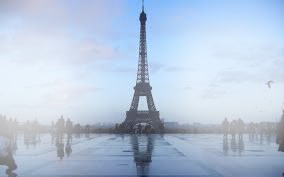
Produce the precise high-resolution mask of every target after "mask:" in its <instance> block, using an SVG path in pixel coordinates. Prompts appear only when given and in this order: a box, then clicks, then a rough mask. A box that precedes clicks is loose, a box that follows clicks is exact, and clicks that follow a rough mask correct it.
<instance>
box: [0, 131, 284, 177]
mask: <svg viewBox="0 0 284 177" xmlns="http://www.w3.org/2000/svg"><path fill="white" fill-rule="evenodd" d="M62 143H63V144H64V148H63V144H61V143H58V140H56V138H54V137H52V136H51V135H50V134H44V135H40V137H36V139H35V140H32V141H31V140H29V141H28V140H27V139H26V140H25V139H24V137H23V136H22V135H19V136H18V138H17V142H16V149H15V152H14V158H15V160H16V163H17V165H18V169H17V170H15V174H12V175H11V176H16V175H17V176H19V177H22V176H23V177H31V176H34V177H54V176H56V177H67V176H68V177H72V176H78V175H80V176H83V177H91V176H96V177H98V176H113V177H114V176H121V177H122V176H123V177H125V176H157V177H158V176H179V177H239V176H241V177H278V176H279V177H280V176H282V172H284V153H280V152H278V151H277V145H276V144H275V137H271V138H269V137H266V136H265V137H264V138H263V139H260V138H259V137H258V139H256V138H254V139H252V138H249V137H248V135H244V138H243V140H239V139H238V138H237V139H236V140H232V139H231V138H228V139H227V140H225V139H223V136H222V135H206V134H199V135H187V134H186V135H176V134H170V135H163V136H161V135H148V136H146V135H132V136H131V135H109V134H103V135H94V134H91V135H85V134H81V135H80V136H79V135H73V138H72V139H70V140H69V146H67V147H70V146H71V149H72V152H71V151H69V153H66V151H65V148H66V144H67V137H66V136H65V138H64V139H63V141H62ZM67 151H68V150H67ZM5 170H6V167H4V166H0V176H6V175H5V174H6V173H5Z"/></svg>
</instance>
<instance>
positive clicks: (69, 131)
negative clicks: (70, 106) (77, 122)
mask: <svg viewBox="0 0 284 177" xmlns="http://www.w3.org/2000/svg"><path fill="white" fill-rule="evenodd" d="M65 127H66V132H67V137H68V138H69V137H71V135H72V129H73V122H71V121H70V119H69V118H68V119H67V121H66V123H65Z"/></svg>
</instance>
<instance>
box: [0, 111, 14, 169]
mask: <svg viewBox="0 0 284 177" xmlns="http://www.w3.org/2000/svg"><path fill="white" fill-rule="evenodd" d="M7 124H8V122H7V119H6V117H2V116H1V115H0V126H1V127H0V149H1V152H0V165H5V166H8V169H7V170H6V173H7V174H10V173H12V171H13V170H15V169H17V165H16V163H15V160H14V158H13V155H12V147H11V141H10V140H9V138H10V132H9V131H10V130H9V129H8V126H7Z"/></svg>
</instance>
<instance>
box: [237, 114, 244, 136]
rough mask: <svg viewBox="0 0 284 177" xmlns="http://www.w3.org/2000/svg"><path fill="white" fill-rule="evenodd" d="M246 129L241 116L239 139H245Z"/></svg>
mask: <svg viewBox="0 0 284 177" xmlns="http://www.w3.org/2000/svg"><path fill="white" fill-rule="evenodd" d="M244 130H245V123H244V122H243V120H242V119H241V118H239V121H238V133H239V139H243V133H244Z"/></svg>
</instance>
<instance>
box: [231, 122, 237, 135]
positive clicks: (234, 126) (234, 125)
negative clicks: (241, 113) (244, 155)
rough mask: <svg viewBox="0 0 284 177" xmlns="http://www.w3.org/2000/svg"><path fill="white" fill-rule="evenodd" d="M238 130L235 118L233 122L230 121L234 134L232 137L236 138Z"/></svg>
mask: <svg viewBox="0 0 284 177" xmlns="http://www.w3.org/2000/svg"><path fill="white" fill-rule="evenodd" d="M236 130H237V123H236V121H235V120H233V121H232V122H231V123H230V131H231V134H232V138H233V139H235V137H236Z"/></svg>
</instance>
